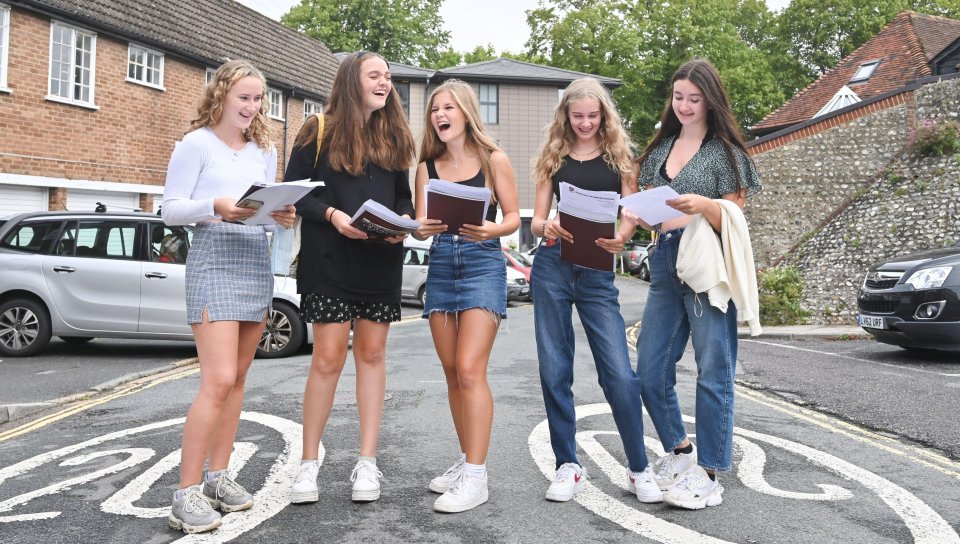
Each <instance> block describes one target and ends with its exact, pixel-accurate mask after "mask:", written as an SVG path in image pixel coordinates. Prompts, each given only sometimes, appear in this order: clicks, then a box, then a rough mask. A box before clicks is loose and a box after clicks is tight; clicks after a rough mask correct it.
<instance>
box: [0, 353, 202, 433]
mask: <svg viewBox="0 0 960 544" xmlns="http://www.w3.org/2000/svg"><path fill="white" fill-rule="evenodd" d="M198 372H200V367H199V366H197V365H196V364H193V365H190V366H188V367H183V368H176V369H174V370H170V371H167V372H164V373H161V374H155V375H153V376H149V377H146V378H140V379H138V380H134V381H132V382H130V383H128V384H126V385H122V386H120V387H119V388H118V389H116V390H114V391H113V392H112V393H108V394H106V395H104V396H102V397H96V398H92V399H88V400H82V401H79V402H76V403H73V404H71V405H69V406H67V407H66V408H64V409H62V410H59V411H57V412H54V413H52V414H49V415H46V416H43V417H41V418H38V419H35V420H33V421H31V422H30V423H26V424H24V425H21V426H19V427H15V428H13V429H10V430H9V431H4V432H2V433H0V442H3V441H4V440H9V439H11V438H15V437H17V436H20V435H22V434H25V433H28V432H30V431H33V430H36V429H39V428H41V427H45V426H47V425H50V424H51V423H55V422H57V421H60V420H61V419H64V418H68V417H70V416H72V415H74V414H79V413H80V412H83V411H85V410H89V409H90V408H93V407H94V406H99V405H101V404H104V403H107V402H110V401H112V400H116V399H119V398H122V397H126V396H127V395H132V394H134V393H139V392H140V391H144V390H146V389H150V388H151V387H153V386H155V385H160V384H161V383H165V382H169V381H173V380H179V379H180V378H184V377H187V376H190V375H193V374H196V373H198Z"/></svg>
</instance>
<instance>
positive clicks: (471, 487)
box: [433, 471, 489, 514]
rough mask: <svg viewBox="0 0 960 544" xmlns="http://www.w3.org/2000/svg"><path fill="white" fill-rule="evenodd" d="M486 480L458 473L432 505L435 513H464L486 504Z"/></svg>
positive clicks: (461, 472)
mask: <svg viewBox="0 0 960 544" xmlns="http://www.w3.org/2000/svg"><path fill="white" fill-rule="evenodd" d="M488 497H489V494H488V493H487V479H486V478H483V479H480V478H475V477H473V476H471V475H469V474H466V473H464V472H463V471H460V472H458V473H457V478H456V479H455V480H454V481H452V482H451V483H450V487H449V489H447V491H446V493H444V494H443V495H440V497H439V498H438V499H437V500H436V501H435V502H434V503H433V509H434V510H436V511H437V512H448V513H451V514H452V513H456V512H466V511H467V510H470V509H471V508H476V507H477V506H480V505H481V504H483V503H485V502H487V498H488Z"/></svg>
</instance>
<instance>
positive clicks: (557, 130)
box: [533, 77, 634, 185]
mask: <svg viewBox="0 0 960 544" xmlns="http://www.w3.org/2000/svg"><path fill="white" fill-rule="evenodd" d="M589 99H593V100H596V101H597V102H598V103H599V104H600V113H601V115H600V117H601V121H600V128H599V130H597V134H598V135H599V136H600V149H601V150H602V153H603V160H604V161H605V162H606V163H607V165H608V166H610V168H612V169H614V170H616V171H617V172H619V173H620V174H621V175H622V174H623V173H624V172H630V171H632V169H633V162H634V156H633V151H632V149H631V147H630V137H629V136H628V135H627V132H626V131H625V130H624V129H623V123H622V122H621V121H620V114H619V113H618V112H617V107H616V106H615V105H614V103H613V98H611V97H610V92H609V91H607V89H606V87H604V86H603V85H601V84H600V82H599V81H598V80H597V79H596V78H592V77H584V78H580V79H577V80H574V81H573V82H572V83H570V85H569V86H567V88H566V89H565V90H564V91H563V96H562V97H561V98H560V104H558V105H557V108H556V109H555V110H554V113H553V120H552V121H550V124H549V125H547V129H546V131H547V139H546V141H545V142H544V143H543V147H541V148H540V153H539V155H538V156H537V162H536V166H535V167H534V171H533V179H534V180H535V183H536V184H537V185H539V184H541V183H548V182H549V181H550V178H552V177H553V175H554V174H556V173H557V170H559V169H560V167H561V166H563V158H564V157H566V156H567V155H569V154H570V151H571V150H572V149H573V143H574V142H575V141H576V139H577V137H576V135H575V134H574V132H573V127H571V126H570V116H569V111H570V105H571V104H573V103H574V102H579V101H581V100H589Z"/></svg>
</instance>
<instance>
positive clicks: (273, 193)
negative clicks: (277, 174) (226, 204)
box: [236, 179, 323, 225]
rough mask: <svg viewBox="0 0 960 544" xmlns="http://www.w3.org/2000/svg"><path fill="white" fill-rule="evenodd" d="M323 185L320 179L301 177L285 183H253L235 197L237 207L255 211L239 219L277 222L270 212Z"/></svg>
mask: <svg viewBox="0 0 960 544" xmlns="http://www.w3.org/2000/svg"><path fill="white" fill-rule="evenodd" d="M317 187H323V182H322V181H310V180H309V179H301V180H298V181H288V182H286V183H254V184H253V185H251V186H250V188H249V189H247V192H245V193H243V196H241V197H240V198H239V199H237V204H236V205H237V207H240V208H252V209H254V210H257V213H256V214H255V215H254V216H253V217H250V218H248V219H244V220H243V221H240V223H243V224H244V225H275V224H276V223H277V222H276V221H274V220H273V218H272V217H270V212H275V211H277V210H282V209H283V208H284V206H287V205H288V204H296V203H297V201H299V200H300V199H301V198H303V197H304V196H305V195H306V194H307V193H309V192H310V191H312V190H314V189H316V188H317Z"/></svg>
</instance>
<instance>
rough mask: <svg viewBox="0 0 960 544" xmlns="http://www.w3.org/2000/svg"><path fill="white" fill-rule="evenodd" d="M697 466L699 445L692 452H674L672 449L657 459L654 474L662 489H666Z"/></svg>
mask: <svg viewBox="0 0 960 544" xmlns="http://www.w3.org/2000/svg"><path fill="white" fill-rule="evenodd" d="M695 466H697V447H696V446H694V447H693V451H692V452H690V453H673V452H672V451H671V452H670V453H668V454H666V455H664V456H663V457H661V458H659V459H657V461H656V462H655V463H654V464H653V474H654V477H655V478H656V479H657V485H658V486H659V487H660V490H661V491H666V490H668V489H670V487H671V486H672V485H673V484H675V483H677V482H678V481H680V478H682V477H683V475H684V474H685V473H686V472H687V471H688V470H690V469H691V468H693V467H695Z"/></svg>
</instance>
